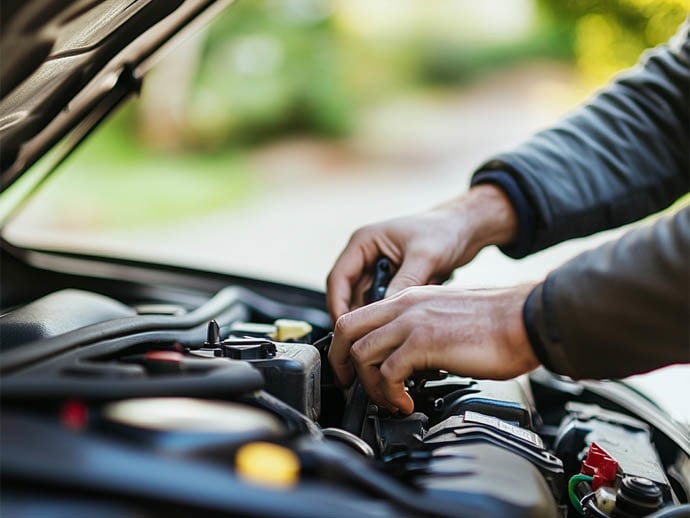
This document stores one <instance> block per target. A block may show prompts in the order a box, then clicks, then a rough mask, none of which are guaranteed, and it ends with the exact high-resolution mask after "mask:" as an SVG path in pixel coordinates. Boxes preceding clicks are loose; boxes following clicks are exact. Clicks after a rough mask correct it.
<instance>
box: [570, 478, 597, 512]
mask: <svg viewBox="0 0 690 518" xmlns="http://www.w3.org/2000/svg"><path fill="white" fill-rule="evenodd" d="M591 481H592V477H591V476H589V475H583V474H582V473H578V474H577V475H573V476H572V477H570V480H568V496H569V497H570V503H571V504H573V507H574V508H575V510H576V511H577V512H578V513H580V514H581V515H583V516H584V514H585V510H584V509H583V508H582V504H580V499H579V498H578V497H577V495H576V494H575V487H576V486H577V484H578V483H579V482H591Z"/></svg>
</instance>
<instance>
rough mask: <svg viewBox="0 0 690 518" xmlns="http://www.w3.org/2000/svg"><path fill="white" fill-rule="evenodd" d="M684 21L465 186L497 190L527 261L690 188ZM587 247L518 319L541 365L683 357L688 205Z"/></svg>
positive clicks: (589, 365)
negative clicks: (512, 213)
mask: <svg viewBox="0 0 690 518" xmlns="http://www.w3.org/2000/svg"><path fill="white" fill-rule="evenodd" d="M689 128H690V20H688V21H686V23H685V24H683V25H682V26H681V28H680V30H679V32H678V33H677V34H676V36H674V38H673V39H672V40H671V41H670V42H669V43H668V44H667V45H664V46H660V47H658V48H656V49H654V50H652V51H650V52H648V53H647V54H645V55H644V56H643V58H642V60H641V61H640V63H639V64H638V65H637V66H636V67H635V68H633V69H631V70H630V71H629V72H627V73H625V74H623V75H621V76H619V77H618V78H617V79H616V80H615V81H614V82H613V83H611V84H610V85H609V86H608V87H607V88H605V89H604V90H602V91H601V92H599V93H598V94H597V95H596V96H594V97H593V98H592V99H591V100H590V101H589V102H588V103H587V104H585V105H584V106H582V107H580V108H579V109H577V110H576V111H574V112H573V113H572V114H571V115H569V116H567V117H565V118H564V119H563V120H562V121H560V123H558V124H557V125H556V126H554V127H552V128H550V129H548V130H546V131H542V132H540V133H537V134H536V135H534V136H533V137H532V138H531V139H529V140H528V141H527V142H525V143H524V144H522V145H521V146H519V147H518V148H517V149H515V150H513V151H511V152H508V153H504V154H501V155H498V156H496V157H495V158H493V159H491V160H489V161H488V162H487V163H485V164H484V165H483V166H482V167H481V168H480V169H479V170H478V171H477V172H476V173H475V175H474V176H473V179H472V183H473V184H478V183H483V182H491V183H495V184H498V185H499V186H501V187H502V188H503V189H504V190H505V191H506V193H507V194H508V196H509V198H510V199H511V201H512V202H513V205H514V206H515V208H516V211H517V213H518V219H519V225H518V226H519V230H518V237H517V239H516V240H515V242H514V243H512V244H510V245H509V246H506V247H503V251H504V252H505V253H506V254H508V255H510V256H512V257H523V256H525V255H528V254H530V253H532V252H536V251H538V250H541V249H543V248H546V247H548V246H550V245H552V244H554V243H558V242H561V241H564V240H566V239H570V238H573V237H579V236H585V235H589V234H592V233H594V232H597V231H601V230H605V229H609V228H613V227H617V226H620V225H623V224H626V223H629V222H632V221H635V220H638V219H641V218H643V217H645V216H647V215H649V214H651V213H654V212H657V211H659V210H661V209H664V208H666V207H668V206H669V205H671V204H672V203H673V202H674V201H676V200H677V199H678V198H679V197H681V196H682V195H684V194H685V193H687V192H688V191H689V190H690V129H689ZM680 207H681V208H678V209H677V210H675V211H674V213H673V214H670V215H668V216H667V217H664V218H661V219H659V220H658V221H656V222H655V223H654V224H652V225H647V226H644V227H641V228H636V229H634V230H632V231H630V232H628V233H626V234H625V235H624V236H623V237H622V238H621V239H619V240H617V241H615V242H612V243H608V244H606V245H603V246H601V247H599V248H597V249H594V250H591V251H588V252H585V253H583V254H581V255H579V256H577V257H576V258H574V259H572V260H571V261H569V262H567V263H566V264H564V265H563V266H561V267H560V268H558V269H556V270H554V271H552V272H551V273H550V274H549V275H548V276H547V277H546V279H545V281H544V282H543V283H541V284H539V285H538V286H537V287H536V288H535V289H534V290H533V291H532V293H531V294H530V296H529V297H528V299H527V302H526V303H525V307H524V320H525V326H526V328H527V332H528V335H529V338H530V342H531V343H532V346H533V348H534V350H535V353H536V354H537V356H538V357H539V359H540V360H541V361H542V363H543V364H544V365H545V366H546V367H548V368H549V369H551V370H553V371H555V372H559V373H562V374H566V375H569V376H572V377H574V378H585V377H592V378H616V377H623V376H626V375H630V374H633V373H638V372H643V371H648V370H652V369H655V368H658V367H661V366H663V365H668V364H672V363H681V362H689V361H690V302H689V294H690V275H689V273H688V271H689V270H690V202H688V200H687V199H686V200H685V202H684V203H683V202H681V203H680Z"/></svg>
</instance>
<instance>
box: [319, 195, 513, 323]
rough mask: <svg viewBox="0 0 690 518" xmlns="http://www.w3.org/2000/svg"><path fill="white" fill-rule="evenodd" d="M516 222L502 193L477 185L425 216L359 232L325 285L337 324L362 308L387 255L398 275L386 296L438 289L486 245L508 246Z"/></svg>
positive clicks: (390, 222) (395, 221) (426, 213)
mask: <svg viewBox="0 0 690 518" xmlns="http://www.w3.org/2000/svg"><path fill="white" fill-rule="evenodd" d="M516 228H517V217H516V214H515V211H514V209H513V207H512V205H511V203H510V201H509V200H508V198H507V197H506V195H505V194H504V193H503V191H502V190H501V189H499V188H498V187H496V186H494V185H490V184H486V185H478V186H476V187H473V188H472V189H470V190H469V191H468V192H467V193H466V194H464V195H462V196H460V197H458V198H456V199H454V200H451V201H450V202H448V203H446V204H444V205H442V206H440V207H437V208H435V209H433V210H431V211H429V212H425V213H423V214H420V215H417V216H409V217H403V218H397V219H392V220H389V221H385V222H383V223H378V224H375V225H369V226H367V227H363V228H361V229H359V230H357V231H356V232H355V233H354V234H353V235H352V238H351V239H350V242H349V243H348V245H347V246H346V247H345V250H343V252H342V254H341V255H340V257H339V258H338V260H337V261H336V263H335V265H334V266H333V269H332V270H331V273H330V274H329V276H328V281H327V303H328V311H329V313H330V314H331V318H332V319H333V321H334V322H335V321H336V320H337V319H338V317H340V316H341V315H343V314H345V313H347V312H349V311H352V310H353V309H356V308H359V307H361V306H363V305H364V300H363V298H364V293H365V292H366V291H367V289H368V288H369V285H370V284H371V281H372V272H373V268H374V264H375V263H376V260H377V259H378V258H379V257H381V256H386V257H388V258H389V259H391V261H392V262H393V265H394V267H395V269H396V274H395V276H394V277H393V280H392V281H391V283H390V286H389V287H388V291H387V296H391V295H394V294H396V293H398V292H400V291H402V290H403V289H405V288H407V287H410V286H417V285H424V284H440V283H441V282H443V281H445V280H446V279H447V278H448V277H449V276H450V274H451V273H452V272H453V270H455V269H456V268H458V267H459V266H462V265H463V264H466V263H468V262H469V261H471V260H472V259H473V258H474V256H475V255H477V253H478V252H479V250H481V249H482V248H483V247H484V246H487V245H490V244H507V243H509V242H510V241H511V240H512V239H513V238H514V235H515V232H516Z"/></svg>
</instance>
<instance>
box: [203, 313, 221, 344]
mask: <svg viewBox="0 0 690 518" xmlns="http://www.w3.org/2000/svg"><path fill="white" fill-rule="evenodd" d="M204 347H205V348H207V349H215V348H216V347H220V326H219V325H218V322H216V321H215V320H211V321H210V322H209V323H208V330H207V331H206V341H205V342H204Z"/></svg>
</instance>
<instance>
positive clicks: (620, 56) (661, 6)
mask: <svg viewBox="0 0 690 518" xmlns="http://www.w3.org/2000/svg"><path fill="white" fill-rule="evenodd" d="M538 5H539V7H540V9H541V13H542V19H543V20H544V23H543V26H544V27H549V26H551V27H561V28H562V29H563V30H564V31H565V32H566V34H567V38H568V39H569V40H570V41H571V45H572V48H573V53H574V56H575V61H576V64H577V66H578V68H579V70H580V71H581V73H582V74H583V76H584V78H585V80H586V81H587V82H588V83H589V84H590V85H593V86H596V85H600V84H602V83H604V82H606V81H608V80H609V79H610V78H611V76H612V75H614V74H615V73H616V72H618V71H620V70H621V69H623V68H627V67H629V66H631V65H633V64H634V63H635V62H636V61H637V59H638V58H639V56H640V54H641V53H642V52H643V51H644V50H645V49H647V48H650V47H654V46H656V45H659V44H660V43H663V42H665V41H667V40H668V39H669V38H670V37H671V36H672V35H673V34H674V33H675V31H676V29H677V28H678V26H679V25H680V24H681V23H682V22H683V20H684V19H685V18H686V17H687V16H688V11H690V0H538Z"/></svg>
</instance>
